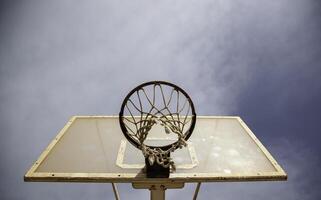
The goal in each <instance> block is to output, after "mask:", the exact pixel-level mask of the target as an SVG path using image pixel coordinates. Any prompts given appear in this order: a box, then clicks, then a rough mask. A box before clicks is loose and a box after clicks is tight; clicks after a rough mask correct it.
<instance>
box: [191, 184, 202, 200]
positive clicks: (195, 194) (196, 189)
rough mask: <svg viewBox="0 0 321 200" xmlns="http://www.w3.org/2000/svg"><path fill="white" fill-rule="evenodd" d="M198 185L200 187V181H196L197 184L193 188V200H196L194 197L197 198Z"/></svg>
mask: <svg viewBox="0 0 321 200" xmlns="http://www.w3.org/2000/svg"><path fill="white" fill-rule="evenodd" d="M200 187H201V182H198V183H197V186H196V188H195V192H194V197H193V200H196V199H197V195H198V191H199V190H200Z"/></svg>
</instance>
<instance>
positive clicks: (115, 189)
mask: <svg viewBox="0 0 321 200" xmlns="http://www.w3.org/2000/svg"><path fill="white" fill-rule="evenodd" d="M111 185H112V186H113V191H114V195H115V199H116V200H120V198H119V194H118V190H117V186H116V184H115V183H111Z"/></svg>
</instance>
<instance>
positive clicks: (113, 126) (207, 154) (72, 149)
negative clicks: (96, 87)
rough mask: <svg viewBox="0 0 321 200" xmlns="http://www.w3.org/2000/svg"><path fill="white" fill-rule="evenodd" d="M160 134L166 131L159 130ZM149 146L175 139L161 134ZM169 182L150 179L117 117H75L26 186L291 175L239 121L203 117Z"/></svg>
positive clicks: (30, 174) (175, 155) (282, 177)
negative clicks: (51, 182) (35, 182)
mask: <svg viewBox="0 0 321 200" xmlns="http://www.w3.org/2000/svg"><path fill="white" fill-rule="evenodd" d="M158 128H161V127H158ZM158 132H159V133H163V131H157V127H156V128H155V130H154V134H152V135H151V137H150V138H148V141H147V142H148V143H149V144H154V143H155V144H159V143H164V144H166V143H171V142H172V140H174V139H175V138H171V137H170V136H168V137H167V136H166V137H164V136H163V135H158V134H157V133H158ZM171 156H172V157H173V160H174V162H175V164H176V167H177V169H176V171H175V172H172V173H171V174H170V177H169V179H167V178H161V179H160V178H157V179H152V180H151V179H148V178H146V176H145V174H144V172H143V170H142V169H143V167H144V157H143V155H142V152H141V151H140V150H139V149H137V148H135V147H134V146H132V145H131V144H130V143H128V141H127V140H126V139H125V137H124V135H123V133H122V132H121V129H120V126H119V121H118V116H74V117H72V118H71V119H70V121H68V123H67V124H66V126H65V127H64V128H63V129H62V130H61V131H60V133H59V134H58V135H57V136H56V138H54V140H53V141H52V142H51V143H50V144H49V146H48V147H47V148H46V149H45V151H44V152H43V153H42V154H41V156H40V157H39V159H38V160H37V161H36V162H35V163H34V165H33V166H32V167H31V169H30V170H29V171H28V172H27V173H26V175H25V177H24V178H25V181H57V182H69V181H70V182H114V183H116V182H130V183H133V182H144V181H147V179H148V181H157V182H162V181H164V182H165V181H166V182H168V181H170V182H215V181H252V180H253V181H254V180H255V181H258V180H285V179H286V178H287V175H286V174H285V172H284V171H283V170H282V168H281V167H280V166H279V165H278V163H277V162H276V161H275V160H274V158H273V157H272V156H271V154H270V153H269V152H268V151H267V150H266V149H265V148H264V146H263V145H262V144H261V143H260V141H259V140H258V139H257V138H256V137H255V135H254V134H253V133H252V131H251V130H250V129H249V128H248V127H247V125H246V124H245V123H244V122H243V121H242V120H241V118H240V117H234V116H233V117H230V116H228V117H226V116H224V117H223V116H198V117H197V120H196V126H195V129H194V132H193V134H192V136H191V137H190V138H189V140H188V146H187V147H186V148H183V149H178V150H177V151H175V152H174V153H173V154H172V155H171Z"/></svg>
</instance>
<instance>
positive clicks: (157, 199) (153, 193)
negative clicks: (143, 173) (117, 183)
mask: <svg viewBox="0 0 321 200" xmlns="http://www.w3.org/2000/svg"><path fill="white" fill-rule="evenodd" d="M132 186H133V188H135V189H149V190H150V199H151V200H165V190H166V189H177V188H183V187H184V183H181V182H179V183H157V182H155V183H153V182H147V183H145V182H136V183H132Z"/></svg>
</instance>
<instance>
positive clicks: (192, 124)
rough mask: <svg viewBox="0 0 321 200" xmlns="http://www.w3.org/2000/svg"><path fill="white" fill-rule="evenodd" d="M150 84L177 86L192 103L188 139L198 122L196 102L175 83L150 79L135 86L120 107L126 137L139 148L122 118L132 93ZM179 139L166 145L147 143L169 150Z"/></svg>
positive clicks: (187, 132) (122, 128)
mask: <svg viewBox="0 0 321 200" xmlns="http://www.w3.org/2000/svg"><path fill="white" fill-rule="evenodd" d="M149 85H167V86H170V87H173V88H175V89H176V90H178V91H179V92H181V93H182V94H183V95H184V96H185V97H186V99H187V100H188V102H189V104H190V107H191V113H192V115H191V117H192V119H191V125H190V127H189V129H188V130H187V131H186V132H185V133H184V135H185V140H188V139H189V138H190V136H191V135H192V133H193V130H194V128H195V124H196V112H195V107H194V104H193V101H192V99H191V98H190V96H189V95H188V94H187V93H186V92H185V91H184V90H183V89H182V88H180V87H179V86H177V85H175V84H173V83H169V82H166V81H149V82H145V83H142V84H140V85H138V86H137V87H135V88H134V89H132V90H131V91H130V92H129V93H128V94H127V95H126V97H125V99H124V101H123V103H122V105H121V109H120V112H119V124H120V128H121V130H122V132H123V134H124V136H125V137H126V139H127V140H128V141H129V142H130V143H131V144H133V145H134V146H135V147H137V148H138V149H139V147H140V144H139V143H138V142H137V141H135V140H134V139H133V138H131V137H130V136H129V132H128V130H127V128H126V126H125V124H124V122H123V120H122V118H123V114H124V109H125V106H126V103H127V101H128V99H129V98H130V97H131V96H132V94H134V93H135V92H136V91H138V90H139V89H141V88H143V87H146V86H149ZM177 142H178V141H176V142H173V143H171V144H168V145H165V146H149V145H146V146H148V147H150V148H161V149H162V150H167V149H169V148H170V147H171V146H172V145H173V144H176V143H177Z"/></svg>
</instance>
